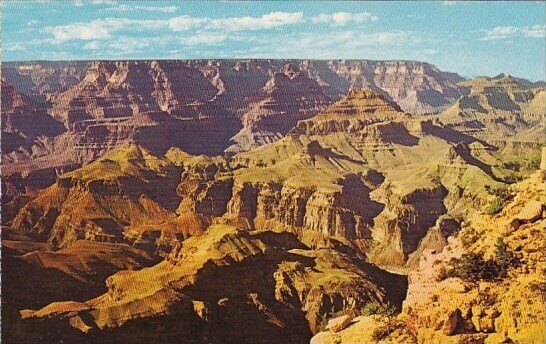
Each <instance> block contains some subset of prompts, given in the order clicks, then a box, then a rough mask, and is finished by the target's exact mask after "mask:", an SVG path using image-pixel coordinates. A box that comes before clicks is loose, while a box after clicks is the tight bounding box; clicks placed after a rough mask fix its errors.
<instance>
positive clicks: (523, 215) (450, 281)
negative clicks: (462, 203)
mask: <svg viewBox="0 0 546 344" xmlns="http://www.w3.org/2000/svg"><path fill="white" fill-rule="evenodd" d="M545 181H546V170H542V171H540V172H538V173H536V174H534V175H532V176H531V178H530V179H527V180H525V181H523V182H521V183H518V184H515V185H514V186H512V188H511V192H512V193H513V195H512V197H513V198H512V200H511V201H510V202H509V203H508V204H507V205H506V206H505V207H504V208H503V210H502V211H501V212H500V213H499V214H497V215H495V216H493V217H491V216H487V215H483V214H476V215H475V216H473V217H472V218H471V219H469V220H468V222H467V223H466V224H465V225H464V226H463V228H462V229H461V230H460V232H458V233H457V234H456V235H454V236H452V237H450V238H449V240H448V241H449V243H448V245H447V246H446V247H444V248H443V250H441V251H439V252H436V251H431V252H427V253H426V254H425V255H424V256H423V257H422V259H421V261H420V264H419V267H418V268H417V269H416V270H415V271H413V272H411V273H410V274H409V276H408V277H409V285H408V293H407V297H406V299H405V301H404V303H403V308H402V313H401V314H399V315H393V314H390V315H387V314H378V315H367V316H359V317H354V316H350V317H349V316H343V317H340V318H336V319H333V320H331V326H330V327H329V329H330V330H329V331H326V332H321V333H319V334H317V335H316V336H314V337H313V339H312V340H311V343H313V344H320V343H372V342H388V343H486V344H487V343H537V344H538V343H544V341H545V340H546V327H545V326H544V322H545V321H546V314H545V312H544V297H545V292H546V288H545V287H546V280H545V277H544V276H545V273H546V264H545V262H546V261H545V257H544V249H545V245H544V239H545V238H544V229H545V228H546V189H545V185H546V184H545ZM378 313H381V312H378Z"/></svg>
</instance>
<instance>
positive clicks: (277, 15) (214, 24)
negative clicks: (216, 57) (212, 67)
mask: <svg viewBox="0 0 546 344" xmlns="http://www.w3.org/2000/svg"><path fill="white" fill-rule="evenodd" d="M303 21H304V19H303V12H293V13H290V12H271V13H268V14H264V15H263V16H261V17H231V18H220V19H213V20H210V21H209V26H210V27H211V28H215V29H223V30H227V31H242V30H262V29H274V28H279V27H282V26H285V25H291V24H298V23H302V22H303Z"/></svg>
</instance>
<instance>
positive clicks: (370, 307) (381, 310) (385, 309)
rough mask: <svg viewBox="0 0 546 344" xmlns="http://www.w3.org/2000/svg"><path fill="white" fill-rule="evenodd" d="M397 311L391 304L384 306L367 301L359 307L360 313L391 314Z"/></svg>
mask: <svg viewBox="0 0 546 344" xmlns="http://www.w3.org/2000/svg"><path fill="white" fill-rule="evenodd" d="M396 313H397V310H396V307H395V306H393V305H392V304H388V305H386V306H381V305H379V304H377V303H375V302H371V301H370V302H367V303H365V304H364V306H362V308H361V309H360V314H361V315H366V316H367V315H374V314H382V315H386V316H392V315H395V314H396Z"/></svg>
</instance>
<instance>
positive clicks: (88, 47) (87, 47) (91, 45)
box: [83, 41, 100, 50]
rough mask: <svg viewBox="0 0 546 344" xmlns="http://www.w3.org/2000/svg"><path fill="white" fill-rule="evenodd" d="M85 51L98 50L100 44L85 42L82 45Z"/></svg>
mask: <svg viewBox="0 0 546 344" xmlns="http://www.w3.org/2000/svg"><path fill="white" fill-rule="evenodd" d="M83 48H84V49H85V50H98V49H99V48H100V43H99V42H98V41H91V42H87V43H85V44H84V45H83Z"/></svg>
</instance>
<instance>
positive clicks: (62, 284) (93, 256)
mask: <svg viewBox="0 0 546 344" xmlns="http://www.w3.org/2000/svg"><path fill="white" fill-rule="evenodd" d="M11 234H12V233H9V232H6V231H4V232H3V238H2V274H3V275H4V276H9V279H6V280H4V282H3V283H2V294H3V295H4V297H5V299H4V301H3V307H2V318H3V319H4V321H5V323H4V326H2V335H3V338H4V340H6V341H7V342H16V341H17V340H16V339H15V338H14V335H15V333H16V327H17V324H18V322H19V319H20V314H19V311H20V310H23V309H29V308H31V309H32V308H41V307H45V306H46V305H48V304H49V303H51V302H54V301H70V300H72V301H78V302H80V301H84V300H87V299H89V298H93V297H96V296H98V295H100V294H102V293H104V292H105V291H106V286H105V285H104V280H105V279H106V278H107V277H108V276H110V275H112V274H113V273H115V272H117V271H120V270H138V269H141V268H143V267H145V266H150V265H153V264H154V263H155V262H156V260H155V259H153V258H152V257H151V256H150V255H149V254H147V253H146V252H144V251H141V250H138V249H135V248H133V247H130V246H128V245H123V244H110V243H97V242H91V241H77V242H76V243H74V245H72V246H71V247H69V248H65V249H62V250H59V251H50V250H49V249H48V248H47V247H46V246H45V245H41V243H38V242H33V241H31V240H29V239H28V238H25V237H20V236H19V237H15V236H12V235H11Z"/></svg>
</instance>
